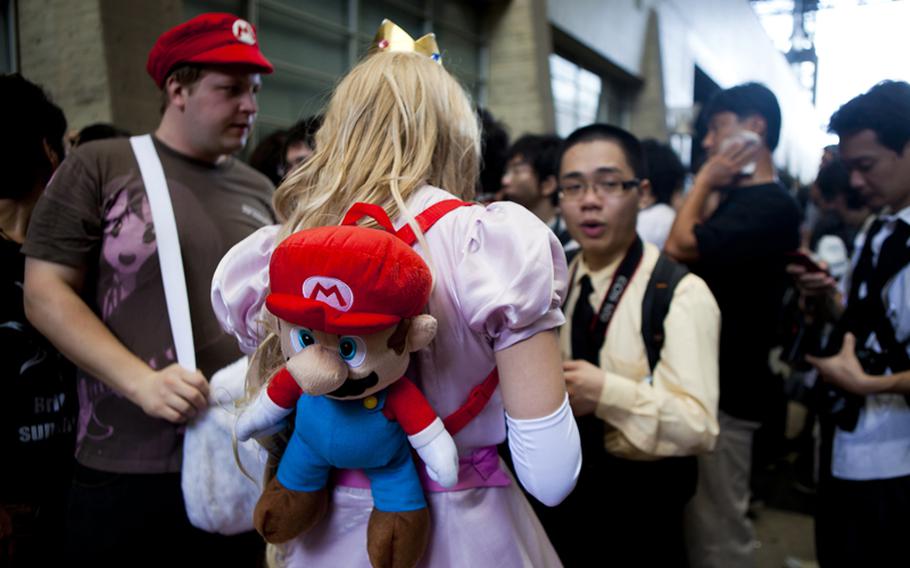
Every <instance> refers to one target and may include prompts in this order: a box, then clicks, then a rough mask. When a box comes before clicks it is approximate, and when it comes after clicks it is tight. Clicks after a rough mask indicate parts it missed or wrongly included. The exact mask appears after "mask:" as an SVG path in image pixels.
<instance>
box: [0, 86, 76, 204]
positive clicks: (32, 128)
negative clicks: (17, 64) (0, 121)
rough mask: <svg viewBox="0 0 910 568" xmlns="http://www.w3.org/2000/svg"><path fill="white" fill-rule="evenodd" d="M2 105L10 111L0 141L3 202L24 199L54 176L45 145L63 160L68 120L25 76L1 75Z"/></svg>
mask: <svg viewBox="0 0 910 568" xmlns="http://www.w3.org/2000/svg"><path fill="white" fill-rule="evenodd" d="M0 105H2V107H3V108H5V109H8V112H7V115H8V116H7V119H6V122H5V124H4V132H3V136H2V137H0V140H2V142H0V169H2V170H3V172H4V176H5V178H6V179H5V180H4V182H3V183H2V184H0V186H2V188H3V189H2V191H0V199H21V198H23V197H25V196H26V195H27V194H28V193H29V192H30V191H32V189H33V188H34V186H35V183H42V184H43V183H47V181H48V180H49V179H50V176H51V174H52V173H53V164H52V163H51V162H50V161H49V160H48V157H47V154H46V153H45V150H44V144H45V143H46V144H47V145H48V147H49V148H50V149H51V150H52V151H53V152H54V153H56V154H57V157H58V158H59V159H60V160H63V158H64V156H65V154H64V149H63V135H64V134H65V133H66V118H65V117H64V116H63V111H62V110H60V107H58V106H57V105H55V104H54V103H52V102H51V100H50V98H49V97H48V96H47V94H46V93H45V92H44V90H43V89H42V88H41V87H39V86H38V85H36V84H34V83H32V82H31V81H28V80H27V79H25V78H24V77H22V75H20V74H18V73H13V74H11V75H0Z"/></svg>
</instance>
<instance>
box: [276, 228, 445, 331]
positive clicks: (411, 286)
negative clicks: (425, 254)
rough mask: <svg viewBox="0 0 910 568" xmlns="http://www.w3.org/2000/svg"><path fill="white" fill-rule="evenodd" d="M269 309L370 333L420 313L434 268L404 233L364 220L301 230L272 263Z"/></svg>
mask: <svg viewBox="0 0 910 568" xmlns="http://www.w3.org/2000/svg"><path fill="white" fill-rule="evenodd" d="M269 278H270V286H271V293H270V294H269V295H268V297H267V298H266V306H267V307H268V309H269V311H270V312H272V313H273V314H275V315H276V316H278V317H279V318H281V319H283V320H286V321H289V322H291V323H294V324H296V325H301V326H304V327H308V328H310V329H318V330H320V331H324V332H327V333H334V334H338V335H345V334H350V335H366V334H370V333H376V332H378V331H381V330H383V329H386V328H389V327H392V326H393V325H396V324H397V323H398V322H399V321H401V320H402V319H403V318H410V317H414V316H417V315H420V313H421V311H422V310H423V308H424V306H426V303H427V300H428V299H429V297H430V286H431V284H432V277H431V276H430V269H429V268H428V267H427V265H426V263H425V262H424V261H423V259H422V258H420V255H418V254H417V253H416V252H414V250H412V249H411V247H409V246H408V245H407V244H406V243H405V242H404V241H402V240H401V239H400V238H399V237H397V236H395V235H393V234H391V233H388V232H386V231H382V230H378V229H368V228H365V227H358V226H338V227H318V228H315V229H307V230H304V231H300V232H298V233H294V234H293V235H291V236H290V237H288V238H287V239H285V240H284V241H282V243H281V244H280V245H278V247H277V248H276V249H275V252H274V253H273V254H272V259H271V262H270V263H269Z"/></svg>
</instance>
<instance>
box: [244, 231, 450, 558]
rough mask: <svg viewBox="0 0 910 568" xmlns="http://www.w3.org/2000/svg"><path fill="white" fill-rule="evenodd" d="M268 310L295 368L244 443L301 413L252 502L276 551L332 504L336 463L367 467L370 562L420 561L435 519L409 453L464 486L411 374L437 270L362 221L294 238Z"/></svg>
mask: <svg viewBox="0 0 910 568" xmlns="http://www.w3.org/2000/svg"><path fill="white" fill-rule="evenodd" d="M269 277H270V287H271V293H270V294H269V296H268V297H267V299H266V306H267V308H268V310H269V311H270V312H271V313H272V314H274V315H275V316H277V317H278V319H279V333H280V336H281V348H282V352H283V354H284V357H285V361H286V364H285V366H284V367H283V368H282V369H280V370H279V371H278V372H277V373H276V374H275V375H274V376H273V377H272V379H271V380H270V381H269V383H268V386H267V388H265V389H264V390H262V391H261V392H260V393H259V396H258V397H257V398H256V399H255V401H254V402H253V403H252V404H251V405H250V406H249V407H248V408H247V409H245V410H244V412H243V413H242V414H241V416H240V418H239V419H238V422H237V426H236V432H237V438H238V439H240V440H246V439H249V438H250V437H252V436H256V435H257V434H263V433H265V432H269V431H273V430H274V426H275V425H276V424H278V423H280V422H281V421H282V420H283V419H284V418H285V417H286V416H288V415H289V414H290V413H291V411H292V410H293V409H294V408H295V407H296V410H297V414H296V419H295V428H294V433H293V435H292V437H291V441H290V442H289V444H288V448H287V450H286V451H285V453H284V455H283V456H282V458H281V463H280V465H279V467H278V474H277V476H276V477H275V478H274V479H272V480H271V481H270V482H269V483H268V485H267V486H266V488H265V490H264V491H263V494H262V496H261V497H260V499H259V502H258V504H257V506H256V509H255V512H254V525H255V527H256V529H257V530H258V531H259V533H260V534H262V536H263V537H264V538H265V539H266V540H267V541H268V542H273V543H280V542H285V541H287V540H290V539H292V538H294V537H296V536H297V535H299V534H301V533H303V532H306V531H308V530H310V529H311V528H312V527H313V526H315V525H316V524H317V523H318V522H319V521H320V520H321V519H322V518H323V516H324V515H325V513H326V510H327V508H328V492H327V490H326V482H327V481H328V476H329V473H330V470H331V469H332V468H346V469H362V470H363V471H364V473H365V474H366V475H367V477H368V478H369V479H370V483H371V487H372V490H373V500H374V509H373V512H372V514H371V516H370V520H369V523H368V525H367V552H368V555H369V557H370V561H371V563H372V564H373V565H374V566H387V565H392V564H394V565H395V566H413V565H416V564H417V562H418V561H419V560H420V558H421V557H422V556H423V553H424V551H425V550H426V547H427V543H428V538H429V513H428V511H427V508H426V500H425V498H424V494H423V488H422V486H421V484H420V480H419V478H418V476H417V471H416V469H415V466H414V461H413V459H412V456H411V448H413V449H414V450H416V452H417V454H418V456H419V457H420V458H421V460H422V461H423V462H424V464H425V466H426V470H427V474H428V475H429V477H430V478H431V479H433V480H434V481H436V482H438V483H440V484H441V485H443V486H446V487H451V486H453V485H455V483H456V482H457V477H458V454H457V450H456V447H455V442H454V441H453V440H452V437H451V435H449V433H448V432H447V431H446V429H445V427H444V425H443V422H442V420H441V419H440V418H439V417H438V416H437V415H436V413H435V412H434V411H433V409H432V408H431V407H430V405H429V403H428V402H427V400H426V398H425V397H424V396H423V394H422V393H421V392H420V390H419V389H418V388H417V387H416V386H415V385H414V384H413V383H412V382H411V381H410V380H409V379H407V378H406V377H404V376H403V375H404V373H405V371H406V370H407V368H408V364H409V362H410V354H411V353H412V352H414V351H418V350H420V349H423V348H424V347H426V346H427V345H428V344H429V343H430V342H431V341H432V340H433V337H435V335H436V326H437V323H436V320H435V319H434V318H433V317H432V316H430V315H427V314H423V313H422V311H423V309H424V307H425V306H426V303H427V301H428V299H429V294H430V288H431V284H432V280H431V276H430V271H429V268H428V267H427V266H426V263H424V261H423V259H421V258H420V256H419V255H418V254H417V253H416V252H414V251H413V250H412V249H411V247H409V246H408V245H407V244H406V243H405V242H404V241H402V240H401V239H400V238H398V237H397V236H395V235H394V234H392V233H389V232H386V231H382V230H376V229H368V228H364V227H358V226H345V225H342V226H339V227H320V228H316V229H309V230H305V231H301V232H299V233H295V234H293V235H291V236H290V237H288V238H287V239H285V240H284V241H283V242H282V243H281V244H280V245H279V246H278V247H277V248H276V249H275V252H274V253H273V254H272V258H271V262H270V265H269Z"/></svg>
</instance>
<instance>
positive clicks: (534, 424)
mask: <svg viewBox="0 0 910 568" xmlns="http://www.w3.org/2000/svg"><path fill="white" fill-rule="evenodd" d="M506 425H507V426H508V428H509V450H511V452H512V462H513V463H514V465H515V473H516V474H517V475H518V479H520V480H521V484H522V485H523V486H524V487H525V489H527V490H528V492H529V493H530V494H531V495H533V496H534V497H536V498H537V499H538V500H539V501H540V502H541V503H543V504H544V505H546V506H548V507H554V506H556V505H558V504H559V503H561V502H562V500H563V499H565V498H566V497H567V496H568V495H569V493H571V492H572V489H574V488H575V482H576V481H578V474H579V472H580V471H581V441H580V438H579V436H578V425H577V424H576V423H575V418H574V417H573V416H572V410H571V409H570V408H569V396H568V395H566V398H565V400H563V402H562V405H561V406H560V407H559V408H558V409H556V412H554V413H553V414H550V415H549V416H544V417H542V418H531V419H528V420H516V419H514V418H512V417H511V416H509V415H508V413H507V414H506Z"/></svg>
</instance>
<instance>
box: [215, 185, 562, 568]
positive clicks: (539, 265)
mask: <svg viewBox="0 0 910 568" xmlns="http://www.w3.org/2000/svg"><path fill="white" fill-rule="evenodd" d="M453 198H454V197H453V196H452V195H451V194H450V193H447V192H445V191H443V190H441V189H438V188H435V187H430V186H425V187H424V188H422V189H420V190H419V191H418V192H416V193H415V194H414V195H413V196H412V198H411V199H410V200H409V202H408V209H409V211H410V212H411V213H412V214H414V215H416V214H417V213H420V212H421V211H423V210H425V209H426V208H427V207H429V206H431V205H433V204H435V203H437V202H439V201H442V200H445V199H453ZM401 224H403V223H402V222H400V221H399V222H398V223H396V228H397V227H399V226H400V225H401ZM277 232H278V227H277V226H272V227H265V228H263V229H260V230H259V231H258V232H256V233H254V234H253V235H251V236H250V237H248V238H247V239H245V240H244V241H241V242H240V243H239V244H237V245H236V246H235V247H234V248H233V249H231V251H230V252H228V254H227V255H226V256H225V257H224V259H222V261H221V264H220V265H219V267H218V270H217V271H216V272H215V277H214V281H213V283H212V302H213V306H214V309H215V313H216V314H217V316H218V319H219V321H220V322H221V324H222V325H223V326H224V328H225V329H227V330H228V331H229V332H230V333H232V334H234V335H235V336H236V337H237V339H238V341H239V342H240V345H241V348H242V349H244V350H245V351H247V352H251V351H253V350H254V349H255V348H256V347H257V346H258V344H259V342H260V340H261V330H260V329H259V324H258V323H257V322H258V320H259V317H260V315H259V314H260V310H261V309H263V305H264V299H265V295H266V293H267V288H268V262H269V257H270V255H271V252H272V249H273V247H274V245H275V244H276V243H275V242H274V241H275V236H276V234H277ZM426 241H427V245H428V248H429V250H428V251H427V250H423V249H422V248H421V247H420V245H416V246H415V250H417V252H418V253H420V255H421V256H422V257H423V258H424V259H425V260H426V261H427V263H428V264H430V266H431V267H432V269H433V272H434V276H435V278H436V281H435V286H434V289H433V292H432V294H431V296H430V302H429V313H430V314H431V315H433V316H434V317H435V318H436V319H437V320H438V322H439V329H438V332H437V335H436V339H435V340H434V341H433V343H432V344H431V345H430V346H429V347H428V348H426V349H424V350H422V351H420V352H418V353H416V354H415V356H414V357H415V359H416V361H415V363H414V364H412V370H414V371H416V372H415V373H413V374H414V375H415V376H414V377H413V378H414V379H415V382H417V384H418V385H420V387H421V390H423V392H424V394H425V395H426V397H427V399H428V400H429V402H430V404H431V405H432V406H433V408H434V409H435V410H436V412H437V414H438V415H440V416H448V415H449V414H450V413H452V412H453V411H454V410H456V409H457V408H458V407H459V406H460V405H461V404H462V403H463V402H464V401H465V399H466V398H467V395H468V393H469V392H470V390H471V389H472V388H473V387H474V386H475V385H477V384H479V383H480V382H481V381H483V379H484V378H485V377H486V376H487V374H488V373H489V372H490V371H491V370H492V369H493V367H494V366H495V358H494V353H495V352H496V351H498V350H500V349H505V348H507V347H509V346H511V345H514V344H515V343H517V342H519V341H522V340H524V339H527V338H529V337H531V336H532V335H535V334H537V333H538V332H541V331H545V330H549V329H554V328H557V327H559V326H560V325H562V324H563V322H564V321H565V318H564V316H563V314H562V312H561V311H560V309H559V306H560V304H561V302H562V298H563V296H564V295H565V292H566V283H567V272H566V263H565V257H564V255H563V252H562V247H561V246H560V244H559V241H558V240H557V239H556V237H555V236H554V235H553V234H552V233H551V232H550V231H549V229H547V227H546V226H545V225H544V224H543V223H542V222H541V221H540V220H538V219H537V217H535V216H534V215H533V214H531V213H530V212H529V211H527V210H525V209H524V208H522V207H521V206H519V205H515V204H512V203H494V204H492V205H490V206H488V207H480V206H473V207H461V208H458V209H456V210H454V211H452V212H451V213H449V214H448V215H446V216H445V217H443V218H442V219H441V220H439V221H438V222H437V223H436V225H434V226H433V227H432V228H431V229H430V230H429V231H428V232H427V233H426ZM410 374H412V373H410V372H409V375H410ZM526 380H528V381H533V380H534V377H533V376H528V377H527V378H526ZM505 436H506V429H505V414H504V410H503V406H502V398H501V396H500V392H499V389H498V388H497V390H496V393H495V394H494V396H493V398H492V399H491V400H490V401H489V403H488V404H487V406H486V407H485V409H484V410H483V412H482V413H481V414H480V415H479V416H477V417H476V418H475V419H474V420H473V421H472V422H471V423H469V424H468V425H467V426H466V427H465V428H464V429H463V430H462V431H461V432H459V433H458V434H457V435H456V436H455V442H456V445H457V446H458V450H459V455H460V456H461V467H460V470H459V483H458V485H457V486H456V487H455V488H453V489H452V490H443V489H442V488H441V487H439V486H436V485H435V484H433V483H432V482H429V480H427V479H425V487H426V488H427V490H428V493H427V499H428V502H429V509H430V514H431V535H430V544H429V547H428V549H427V552H426V554H425V555H424V557H423V559H422V561H421V563H420V566H433V567H449V566H484V567H485V566H501V567H523V566H534V567H547V566H559V565H560V562H559V559H558V557H557V556H556V553H555V552H554V550H553V547H552V546H551V545H550V542H549V540H548V539H547V536H546V534H545V533H544V531H543V529H542V528H541V526H540V523H539V522H538V521H537V518H536V517H535V515H534V513H533V511H532V510H531V507H530V505H529V504H528V502H527V501H526V499H525V498H524V496H523V495H522V493H521V490H520V489H519V488H518V487H517V485H516V482H515V481H514V480H513V479H512V477H511V476H510V475H509V474H508V473H507V472H506V470H505V467H504V466H503V465H502V464H501V462H500V461H499V458H498V456H497V455H496V452H495V446H496V445H497V444H499V443H501V442H502V441H503V440H505ZM421 469H422V468H421ZM345 479H346V480H345ZM372 506H373V502H372V498H371V497H370V491H369V489H367V488H365V487H363V486H362V485H361V484H360V483H359V482H358V481H357V480H356V479H355V478H354V477H353V476H346V477H343V480H342V481H341V483H340V484H339V485H337V486H336V487H335V490H334V495H333V497H332V506H331V508H330V510H329V513H328V515H327V517H326V519H325V520H324V521H323V522H322V523H321V524H320V525H318V526H317V527H316V528H315V529H314V530H312V531H311V532H310V533H308V534H306V535H304V536H302V537H300V538H298V539H297V540H295V541H293V542H292V543H290V544H289V545H287V546H285V547H283V549H282V550H280V552H279V557H280V558H279V560H283V561H284V563H285V564H286V565H288V566H306V567H320V566H345V567H361V566H362V567H365V568H366V567H369V565H370V564H369V560H368V559H367V554H366V524H367V520H368V518H369V515H370V511H371V510H372ZM281 557H283V558H281Z"/></svg>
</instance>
